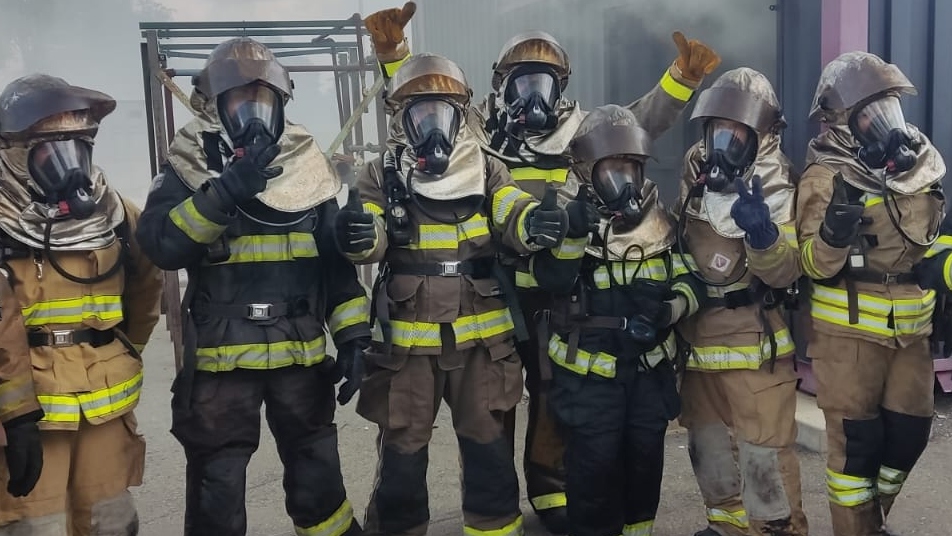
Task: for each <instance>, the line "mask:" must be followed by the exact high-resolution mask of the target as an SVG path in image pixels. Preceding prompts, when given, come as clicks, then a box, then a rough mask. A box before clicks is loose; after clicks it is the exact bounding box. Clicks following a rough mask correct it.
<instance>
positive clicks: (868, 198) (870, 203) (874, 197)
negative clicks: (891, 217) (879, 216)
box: [859, 192, 883, 208]
mask: <svg viewBox="0 0 952 536" xmlns="http://www.w3.org/2000/svg"><path fill="white" fill-rule="evenodd" d="M859 200H860V201H862V202H863V206H865V207H866V208H869V207H874V206H876V205H879V204H881V203H882V202H883V196H881V195H879V194H871V193H869V192H866V193H864V194H863V195H862V196H860V198H859Z"/></svg>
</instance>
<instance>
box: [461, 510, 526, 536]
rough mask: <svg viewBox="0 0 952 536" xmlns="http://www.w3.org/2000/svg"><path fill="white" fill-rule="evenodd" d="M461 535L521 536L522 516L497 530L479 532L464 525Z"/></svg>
mask: <svg viewBox="0 0 952 536" xmlns="http://www.w3.org/2000/svg"><path fill="white" fill-rule="evenodd" d="M463 534H465V535H466V536H522V534H523V530H522V516H521V515H520V516H519V517H517V518H516V520H515V521H513V522H512V523H510V524H508V525H506V526H505V527H502V528H499V529H492V530H479V529H477V528H473V527H470V526H469V525H464V526H463Z"/></svg>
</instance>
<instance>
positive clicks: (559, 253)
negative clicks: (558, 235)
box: [550, 236, 588, 260]
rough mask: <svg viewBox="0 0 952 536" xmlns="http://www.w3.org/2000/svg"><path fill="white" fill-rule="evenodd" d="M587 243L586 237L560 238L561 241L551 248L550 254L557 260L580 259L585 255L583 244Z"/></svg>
mask: <svg viewBox="0 0 952 536" xmlns="http://www.w3.org/2000/svg"><path fill="white" fill-rule="evenodd" d="M587 245H588V237H587V236H583V237H582V238H569V237H565V238H564V239H562V243H561V244H559V245H558V246H556V247H554V248H552V249H551V250H550V251H552V256H553V257H555V258H556V259H559V260H572V259H581V258H582V257H584V256H585V246H587Z"/></svg>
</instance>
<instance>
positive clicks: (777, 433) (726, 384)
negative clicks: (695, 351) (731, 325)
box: [680, 359, 807, 536]
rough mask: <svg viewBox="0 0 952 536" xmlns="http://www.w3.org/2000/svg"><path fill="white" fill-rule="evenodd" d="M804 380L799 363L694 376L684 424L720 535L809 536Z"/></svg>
mask: <svg viewBox="0 0 952 536" xmlns="http://www.w3.org/2000/svg"><path fill="white" fill-rule="evenodd" d="M796 386H797V378H796V373H795V372H794V370H793V360H792V359H781V360H778V361H776V362H775V363H774V370H773V372H771V371H770V364H769V363H764V364H763V365H762V366H761V368H760V369H759V370H725V371H718V372H700V371H696V370H688V371H686V372H685V373H684V378H683V380H682V382H681V400H682V406H683V408H682V413H681V419H680V422H681V425H682V426H684V427H685V428H687V429H688V442H689V446H690V448H689V451H688V452H689V453H690V456H691V464H692V465H693V467H694V475H695V477H696V478H697V482H698V487H699V488H700V489H701V495H702V496H703V497H704V504H705V506H706V507H707V520H708V525H709V526H710V527H711V528H712V529H713V530H714V531H715V532H717V533H718V534H722V535H725V536H744V535H748V534H758V535H759V534H769V535H771V536H805V535H806V534H807V519H806V516H805V515H804V514H803V506H802V501H801V493H800V463H799V461H798V460H797V454H796V447H795V441H796V437H797V428H796V419H795V413H796V402H797V399H796Z"/></svg>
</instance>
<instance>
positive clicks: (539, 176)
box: [509, 167, 569, 184]
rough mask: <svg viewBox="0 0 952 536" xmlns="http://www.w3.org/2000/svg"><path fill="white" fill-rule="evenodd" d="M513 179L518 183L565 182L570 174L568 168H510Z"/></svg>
mask: <svg viewBox="0 0 952 536" xmlns="http://www.w3.org/2000/svg"><path fill="white" fill-rule="evenodd" d="M509 174H510V175H512V180H514V181H516V182H517V183H518V182H520V181H543V180H544V181H545V182H546V184H548V183H552V182H554V183H558V184H564V183H565V179H566V178H567V177H568V175H569V170H568V168H556V169H539V168H534V167H518V168H512V169H510V170H509Z"/></svg>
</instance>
